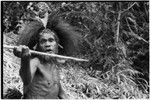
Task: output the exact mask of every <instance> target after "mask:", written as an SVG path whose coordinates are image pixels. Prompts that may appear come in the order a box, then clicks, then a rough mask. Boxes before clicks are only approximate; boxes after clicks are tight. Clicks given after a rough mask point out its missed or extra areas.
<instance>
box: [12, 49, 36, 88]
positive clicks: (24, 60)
mask: <svg viewBox="0 0 150 100" xmlns="http://www.w3.org/2000/svg"><path fill="white" fill-rule="evenodd" d="M14 54H15V55H16V56H17V57H20V58H21V68H20V71H19V73H20V76H21V78H22V81H23V83H24V85H28V84H29V83H30V82H31V81H32V79H33V77H34V74H35V71H36V65H35V64H36V62H33V60H31V54H30V52H29V48H28V47H27V46H19V47H18V48H15V49H14Z"/></svg>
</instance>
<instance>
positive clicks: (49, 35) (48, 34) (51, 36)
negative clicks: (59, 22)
mask: <svg viewBox="0 0 150 100" xmlns="http://www.w3.org/2000/svg"><path fill="white" fill-rule="evenodd" d="M54 35H55V34H54V33H53V32H50V33H43V34H41V35H40V39H41V38H44V39H48V38H55V37H54Z"/></svg>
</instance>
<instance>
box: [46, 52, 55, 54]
mask: <svg viewBox="0 0 150 100" xmlns="http://www.w3.org/2000/svg"><path fill="white" fill-rule="evenodd" d="M46 53H49V54H54V52H53V51H46Z"/></svg>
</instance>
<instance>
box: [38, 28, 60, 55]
mask: <svg viewBox="0 0 150 100" xmlns="http://www.w3.org/2000/svg"><path fill="white" fill-rule="evenodd" d="M58 41H59V40H58V37H57V36H56V34H55V33H54V32H53V31H51V30H50V29H44V30H42V31H41V32H40V33H39V37H38V44H37V50H38V51H41V52H47V53H55V54H57V53H58Z"/></svg>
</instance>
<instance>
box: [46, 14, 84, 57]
mask: <svg viewBox="0 0 150 100" xmlns="http://www.w3.org/2000/svg"><path fill="white" fill-rule="evenodd" d="M49 19H50V18H49ZM47 28H50V29H51V30H53V31H54V32H55V33H56V35H57V36H58V38H59V44H60V45H61V46H62V47H63V49H62V48H59V53H60V54H65V55H73V54H76V53H77V52H78V51H79V44H80V42H81V40H82V39H81V34H80V33H79V32H77V30H76V28H75V27H73V26H71V25H70V24H68V23H66V22H65V21H63V20H62V19H61V18H58V17H55V19H53V20H52V21H48V23H47Z"/></svg>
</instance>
